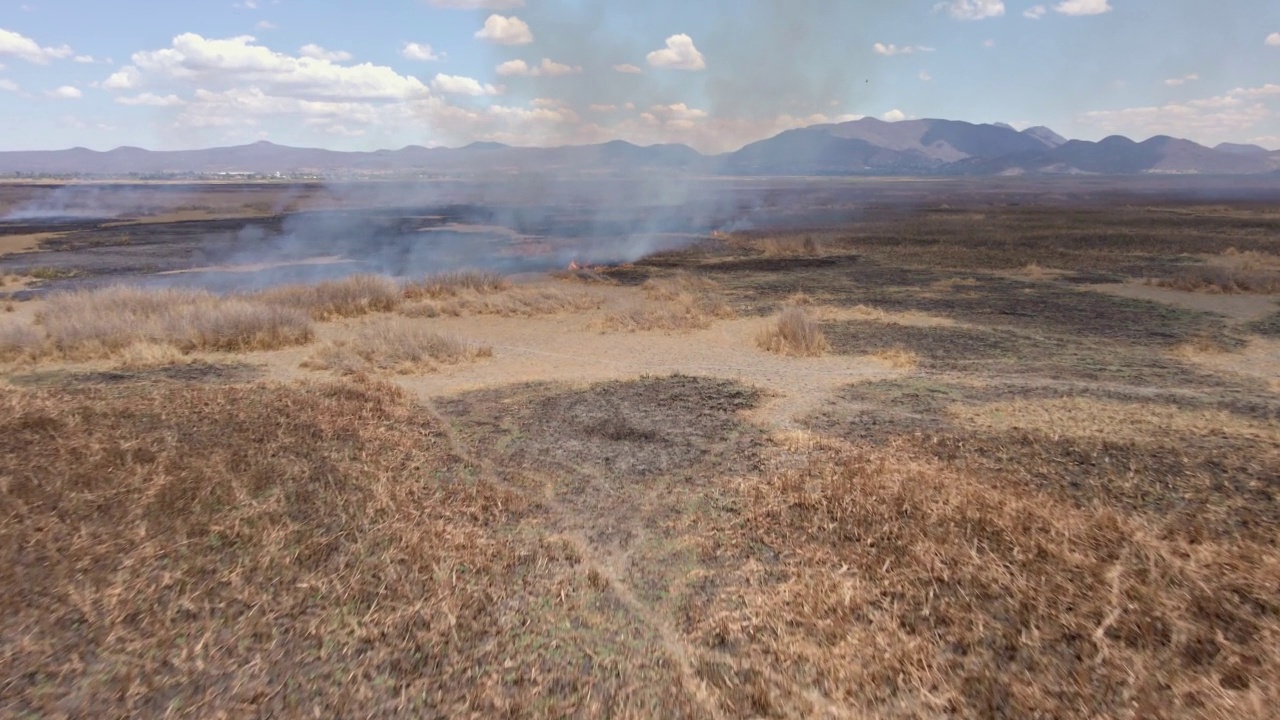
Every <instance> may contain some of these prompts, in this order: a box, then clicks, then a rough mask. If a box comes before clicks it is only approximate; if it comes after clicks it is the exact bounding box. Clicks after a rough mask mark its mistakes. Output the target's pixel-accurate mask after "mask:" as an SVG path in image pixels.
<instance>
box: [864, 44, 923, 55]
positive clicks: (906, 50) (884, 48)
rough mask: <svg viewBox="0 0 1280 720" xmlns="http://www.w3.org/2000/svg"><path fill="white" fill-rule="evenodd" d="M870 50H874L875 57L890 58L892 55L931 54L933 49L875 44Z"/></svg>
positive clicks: (919, 46) (917, 46)
mask: <svg viewBox="0 0 1280 720" xmlns="http://www.w3.org/2000/svg"><path fill="white" fill-rule="evenodd" d="M871 49H872V50H874V51H875V53H876V54H877V55H884V56H886V57H892V56H894V55H911V54H912V53H918V52H933V48H931V47H925V46H924V45H906V46H903V47H898V46H897V45H894V44H893V43H889V44H888V45H885V44H884V43H876V44H875V45H872V46H871Z"/></svg>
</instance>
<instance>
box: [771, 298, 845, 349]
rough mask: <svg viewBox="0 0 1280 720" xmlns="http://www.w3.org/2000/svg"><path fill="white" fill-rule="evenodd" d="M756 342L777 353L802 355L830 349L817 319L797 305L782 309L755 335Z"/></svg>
mask: <svg viewBox="0 0 1280 720" xmlns="http://www.w3.org/2000/svg"><path fill="white" fill-rule="evenodd" d="M756 344H757V345H759V346H760V347H761V348H763V349H765V350H768V351H769V352H772V353H778V354H779V355H794V356H802V357H805V356H807V357H812V356H817V355H822V354H823V353H825V352H827V351H828V350H830V349H831V345H830V344H829V343H828V342H827V338H826V336H825V335H824V334H823V333H822V328H820V327H819V326H818V323H817V321H815V320H814V319H813V318H812V317H810V316H809V313H807V312H805V311H804V310H803V309H801V308H798V307H793V308H787V309H786V310H784V311H782V315H781V316H779V317H778V319H777V321H775V322H774V323H772V324H771V325H769V326H768V327H766V328H764V329H763V330H761V331H760V333H759V334H758V335H757V336H756Z"/></svg>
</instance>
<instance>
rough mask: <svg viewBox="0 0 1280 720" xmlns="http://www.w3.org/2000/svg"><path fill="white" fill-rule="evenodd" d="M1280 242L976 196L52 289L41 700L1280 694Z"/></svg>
mask: <svg viewBox="0 0 1280 720" xmlns="http://www.w3.org/2000/svg"><path fill="white" fill-rule="evenodd" d="M1277 257H1280V213H1278V212H1276V210H1275V208H1273V207H1270V206H1263V205H1261V204H1258V203H1246V202H1239V203H1219V204H1215V205H1207V204H1196V203H1192V202H1173V201H1168V202H1163V201H1157V200H1156V199H1153V198H1151V197H1146V198H1145V199H1144V200H1143V202H1142V203H1141V204H1125V203H1119V202H1116V203H1111V204H1107V203H1103V202H1101V201H1099V202H1098V203H1096V204H1088V203H1078V204H1072V205H1050V204H1030V205H994V204H988V203H977V202H972V203H968V204H966V203H965V202H964V199H963V198H960V199H957V200H955V201H954V202H948V203H946V204H936V205H931V206H925V207H915V208H903V207H881V208H870V209H868V210H866V211H865V212H862V213H860V214H859V215H858V217H857V218H855V219H853V220H848V221H847V222H845V223H844V224H842V225H840V226H838V227H832V226H830V225H824V226H822V227H813V228H809V227H797V228H796V229H795V230H794V231H786V232H782V231H763V230H759V231H744V232H740V233H736V234H733V235H731V236H727V237H720V238H715V239H713V240H711V241H708V242H704V243H700V244H698V245H696V246H694V247H691V248H689V249H686V250H681V251H673V252H666V253H659V254H657V255H654V256H651V257H650V258H647V259H644V260H640V261H638V262H636V263H635V264H634V265H628V266H622V267H616V268H591V269H588V270H582V271H576V272H565V273H556V274H555V275H554V276H543V277H540V278H532V279H531V278H524V277H520V278H507V277H503V276H501V275H499V274H494V273H485V272H466V273H453V274H446V275H437V276H432V277H428V278H419V279H416V280H411V281H407V282H401V281H396V280H391V279H388V278H384V277H378V276H355V277H353V278H351V279H348V280H343V281H330V282H326V283H322V284H317V285H292V286H283V287H278V288H274V289H272V290H268V291H262V292H256V293H251V294H241V295H215V294H212V293H207V292H203V291H189V290H175V289H169V290H153V289H149V290H144V289H140V288H139V287H131V286H128V285H125V286H119V287H108V288H105V289H84V290H77V291H73V292H58V293H50V294H47V295H43V296H37V297H35V298H34V299H24V298H26V297H27V296H25V295H15V296H14V297H13V299H12V300H10V302H11V303H12V305H13V307H14V309H13V311H12V312H6V313H4V314H0V405H2V406H3V408H2V412H0V446H2V447H0V516H2V517H3V518H4V522H3V523H0V716H3V717H32V718H35V717H191V718H206V717H361V718H366V717H440V718H444V717H449V718H453V717H476V718H488V717H545V718H561V717H634V718H642V717H643V718H649V717H653V718H684V717H688V718H704V717H706V718H747V717H778V718H941V717H948V718H949V717H955V718H1188V719H1190V718H1222V719H1224V720H1225V719H1227V718H1255V719H1263V718H1274V717H1277V708H1280V308H1278V307H1277V305H1276V301H1277V300H1280V291H1278V289H1277V287H1276V285H1275V284H1274V277H1273V276H1274V275H1275V273H1276V272H1277V270H1276V268H1277V267H1280V263H1277V261H1276V260H1275V258H1277ZM32 282H33V283H34V285H33V286H34V287H37V288H38V287H39V282H38V279H37V280H36V281H32ZM22 287H23V289H25V288H26V287H27V285H25V284H24V285H23V286H22ZM0 292H4V288H0Z"/></svg>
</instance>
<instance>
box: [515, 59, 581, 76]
mask: <svg viewBox="0 0 1280 720" xmlns="http://www.w3.org/2000/svg"><path fill="white" fill-rule="evenodd" d="M581 72H582V67H581V66H572V67H571V66H569V65H565V64H564V63H558V62H555V61H554V60H551V59H549V58H543V59H542V63H541V64H539V65H535V66H533V67H530V66H529V63H526V62H525V61H523V60H508V61H507V62H504V63H502V64H501V65H499V66H498V74H499V75H503V76H512V75H514V76H523V77H559V76H561V75H572V74H576V73H581Z"/></svg>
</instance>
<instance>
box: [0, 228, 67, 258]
mask: <svg viewBox="0 0 1280 720" xmlns="http://www.w3.org/2000/svg"><path fill="white" fill-rule="evenodd" d="M65 234H66V233H58V232H47V233H31V234H30V235H5V236H3V237H0V255H9V254H12V253H23V252H31V251H33V250H38V249H39V248H40V243H41V241H44V240H50V239H52V238H56V237H61V236H62V235H65Z"/></svg>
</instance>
